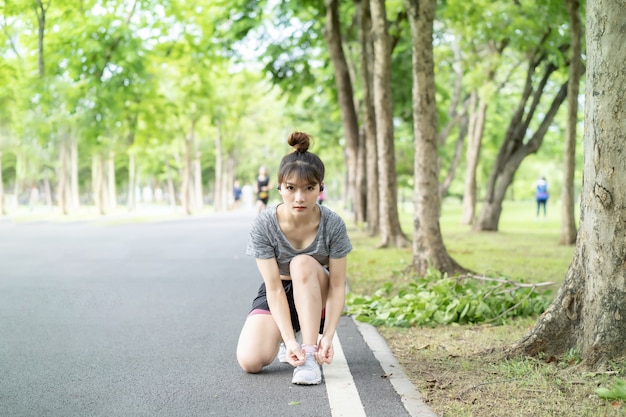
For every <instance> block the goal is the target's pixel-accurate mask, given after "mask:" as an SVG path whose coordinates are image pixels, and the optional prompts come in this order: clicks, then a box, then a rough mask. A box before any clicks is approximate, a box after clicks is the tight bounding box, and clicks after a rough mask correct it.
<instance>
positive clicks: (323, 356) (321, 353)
mask: <svg viewBox="0 0 626 417" xmlns="http://www.w3.org/2000/svg"><path fill="white" fill-rule="evenodd" d="M334 356H335V351H334V350H333V338H332V337H328V336H322V338H321V339H320V341H319V343H318V344H317V355H316V359H317V363H319V364H320V365H322V364H324V363H327V364H330V363H331V362H332V361H333V357H334Z"/></svg>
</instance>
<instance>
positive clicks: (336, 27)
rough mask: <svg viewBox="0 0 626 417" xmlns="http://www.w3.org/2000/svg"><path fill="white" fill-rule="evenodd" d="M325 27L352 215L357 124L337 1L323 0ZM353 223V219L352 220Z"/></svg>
mask: <svg viewBox="0 0 626 417" xmlns="http://www.w3.org/2000/svg"><path fill="white" fill-rule="evenodd" d="M325 4H326V26H325V28H324V38H325V39H326V44H327V45H328V52H329V54H330V59H331V61H332V63H333V70H334V72H335V84H336V85H337V97H338V99H339V109H340V110H341V121H342V124H343V131H344V133H343V134H344V136H345V138H346V166H347V173H348V190H347V193H346V194H347V195H348V196H349V200H350V201H351V203H352V210H353V213H355V214H356V213H359V212H362V211H363V209H362V207H363V201H362V195H361V193H360V192H359V189H358V187H357V184H356V177H357V175H356V173H357V162H358V150H359V121H358V117H357V112H356V108H355V106H354V89H353V87H352V80H351V78H350V71H349V70H348V64H347V62H346V56H345V54H344V52H343V46H342V36H341V24H340V20H339V0H326V1H325ZM355 220H356V218H355Z"/></svg>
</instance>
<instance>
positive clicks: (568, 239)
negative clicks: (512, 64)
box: [561, 0, 584, 245]
mask: <svg viewBox="0 0 626 417" xmlns="http://www.w3.org/2000/svg"><path fill="white" fill-rule="evenodd" d="M565 6H566V7H567V13H568V15H569V19H570V33H571V37H572V58H571V61H572V62H571V63H570V66H569V84H568V86H567V121H566V123H567V124H566V129H565V153H564V154H565V158H564V161H563V191H562V192H561V244H562V245H573V244H574V243H575V242H576V221H575V219H574V169H575V168H576V126H577V125H578V91H579V86H580V78H581V76H582V73H583V71H584V67H583V63H582V61H581V53H582V45H581V44H582V27H581V26H582V25H581V21H580V20H581V19H580V14H579V9H580V1H579V0H565Z"/></svg>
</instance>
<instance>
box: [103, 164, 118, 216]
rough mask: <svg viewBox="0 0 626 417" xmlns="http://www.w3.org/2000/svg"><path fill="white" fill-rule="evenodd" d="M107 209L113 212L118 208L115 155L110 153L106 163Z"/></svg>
mask: <svg viewBox="0 0 626 417" xmlns="http://www.w3.org/2000/svg"><path fill="white" fill-rule="evenodd" d="M105 172H106V177H105V178H106V184H107V189H106V190H107V208H108V211H109V212H111V211H113V210H115V208H116V207H117V195H116V194H117V193H116V188H117V187H116V185H115V154H114V153H113V152H109V154H108V157H107V161H106V170H105Z"/></svg>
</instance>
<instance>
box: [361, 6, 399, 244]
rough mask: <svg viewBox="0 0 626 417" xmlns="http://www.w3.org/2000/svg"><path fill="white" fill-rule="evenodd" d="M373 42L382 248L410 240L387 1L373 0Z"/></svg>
mask: <svg viewBox="0 0 626 417" xmlns="http://www.w3.org/2000/svg"><path fill="white" fill-rule="evenodd" d="M370 7H371V13H372V39H373V41H374V74H373V78H374V83H373V85H374V94H373V98H374V109H375V114H376V145H377V146H376V150H377V153H378V193H379V197H380V202H379V204H380V205H379V207H380V238H381V242H380V247H388V246H397V247H403V246H406V245H407V244H408V239H407V238H406V236H405V235H404V233H403V232H402V229H401V228H400V219H399V217H398V185H397V180H396V165H395V151H394V135H393V105H392V99H391V62H390V61H391V58H390V56H391V49H390V48H391V39H390V37H389V33H388V30H387V13H386V10H385V1H384V0H371V2H370Z"/></svg>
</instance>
